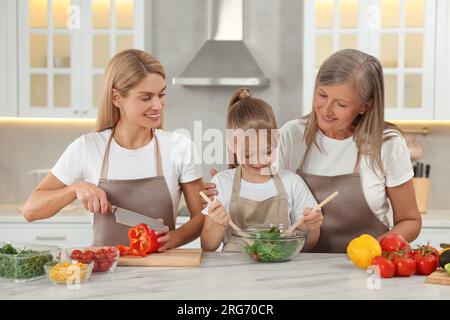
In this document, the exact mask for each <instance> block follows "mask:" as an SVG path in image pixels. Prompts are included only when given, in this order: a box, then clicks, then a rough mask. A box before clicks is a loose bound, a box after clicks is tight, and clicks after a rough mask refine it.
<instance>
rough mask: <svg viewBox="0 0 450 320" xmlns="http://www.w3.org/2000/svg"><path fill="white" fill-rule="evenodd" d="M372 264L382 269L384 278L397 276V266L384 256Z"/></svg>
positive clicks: (374, 259) (375, 259) (381, 272)
mask: <svg viewBox="0 0 450 320" xmlns="http://www.w3.org/2000/svg"><path fill="white" fill-rule="evenodd" d="M372 264H373V265H375V266H378V267H379V268H380V275H381V277H382V278H392V277H393V276H394V274H395V264H394V263H393V262H392V261H391V260H389V259H386V258H384V257H382V256H377V257H375V258H373V260H372Z"/></svg>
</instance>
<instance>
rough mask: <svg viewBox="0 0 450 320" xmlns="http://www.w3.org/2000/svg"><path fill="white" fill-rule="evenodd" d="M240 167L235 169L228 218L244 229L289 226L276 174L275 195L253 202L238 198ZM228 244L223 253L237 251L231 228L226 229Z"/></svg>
mask: <svg viewBox="0 0 450 320" xmlns="http://www.w3.org/2000/svg"><path fill="white" fill-rule="evenodd" d="M241 179H242V166H241V165H239V166H238V167H236V172H235V174H234V179H233V189H232V191H231V200H230V216H231V219H232V220H233V222H234V223H235V224H237V225H238V226H239V227H241V228H246V227H248V226H250V225H255V224H267V223H271V224H276V225H279V224H282V225H284V226H288V225H289V219H288V215H289V213H288V201H287V194H286V191H285V190H284V186H283V183H282V181H281V179H280V176H279V175H278V174H274V175H273V181H274V183H275V188H276V189H277V193H278V194H277V195H276V196H273V197H270V198H268V199H266V200H263V201H253V200H250V199H246V198H242V197H240V196H239V195H240V193H241ZM227 238H228V242H227V243H226V244H225V246H224V248H223V250H224V251H239V248H238V247H237V243H236V239H234V238H233V236H232V233H231V228H228V229H227Z"/></svg>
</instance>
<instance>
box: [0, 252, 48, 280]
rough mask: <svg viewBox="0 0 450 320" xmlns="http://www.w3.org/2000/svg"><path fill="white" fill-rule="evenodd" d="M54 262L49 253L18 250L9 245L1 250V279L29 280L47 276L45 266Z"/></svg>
mask: <svg viewBox="0 0 450 320" xmlns="http://www.w3.org/2000/svg"><path fill="white" fill-rule="evenodd" d="M52 260H53V256H52V255H51V254H49V253H48V252H47V251H44V252H39V251H33V250H26V249H23V250H17V249H15V248H14V247H13V246H12V245H11V244H9V243H7V244H5V245H4V246H2V247H1V248H0V277H4V278H8V279H14V280H18V279H28V278H34V277H39V276H42V275H44V274H45V270H44V265H45V264H46V263H47V262H50V261H52Z"/></svg>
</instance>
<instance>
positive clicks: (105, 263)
mask: <svg viewBox="0 0 450 320" xmlns="http://www.w3.org/2000/svg"><path fill="white" fill-rule="evenodd" d="M110 267H111V262H109V261H102V262H99V263H98V271H99V272H106V271H108V270H109V268H110Z"/></svg>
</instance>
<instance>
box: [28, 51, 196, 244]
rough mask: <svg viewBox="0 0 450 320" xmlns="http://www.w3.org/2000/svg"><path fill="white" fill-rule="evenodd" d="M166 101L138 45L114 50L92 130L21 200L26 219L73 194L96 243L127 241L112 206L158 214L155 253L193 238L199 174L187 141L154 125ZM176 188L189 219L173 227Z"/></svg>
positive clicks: (159, 76)
mask: <svg viewBox="0 0 450 320" xmlns="http://www.w3.org/2000/svg"><path fill="white" fill-rule="evenodd" d="M165 104H166V84H165V72H164V68H163V66H162V65H161V63H160V62H159V61H158V60H156V59H155V58H154V57H153V56H151V55H150V54H148V53H146V52H144V51H141V50H134V49H130V50H125V51H122V52H120V53H118V54H116V55H115V56H114V57H113V58H112V59H111V61H110V62H109V64H108V67H107V69H106V72H105V78H104V83H103V94H102V102H101V105H100V107H99V113H98V118H97V130H96V132H94V133H89V134H86V135H83V136H81V137H79V138H78V139H76V140H75V141H74V142H72V144H70V146H69V147H68V148H67V149H66V151H65V152H64V153H63V155H62V156H61V157H60V159H59V160H58V161H57V162H56V164H55V166H54V167H53V168H52V170H51V173H49V174H48V176H46V177H45V178H44V179H43V181H42V182H41V183H40V184H39V185H38V186H37V187H36V189H35V190H34V191H33V193H32V194H31V196H30V197H29V199H28V200H27V202H26V204H25V206H24V209H23V213H24V216H25V218H26V219H27V220H28V221H34V220H39V219H47V218H50V217H52V216H53V215H55V214H56V213H58V212H59V211H60V210H61V209H62V208H64V207H65V206H66V205H68V204H69V203H71V202H72V201H74V200H75V199H77V198H78V199H79V200H80V201H81V203H82V204H83V205H84V207H85V209H86V210H89V211H90V212H92V213H93V214H94V215H93V230H94V234H93V238H94V245H96V246H104V245H117V244H127V243H129V239H128V230H129V227H128V226H125V225H122V224H118V223H116V220H115V217H114V214H112V213H111V207H112V206H116V207H122V208H125V209H128V210H132V211H135V212H138V213H140V214H143V215H146V216H150V217H153V218H160V219H162V220H163V222H164V224H165V225H166V226H167V230H164V231H162V232H161V237H159V238H158V241H159V242H160V243H161V248H160V251H162V250H165V249H168V248H173V247H177V246H180V245H183V244H185V243H188V242H190V241H192V240H193V239H195V238H197V237H198V236H199V234H200V232H201V229H202V225H203V220H204V217H203V215H202V214H200V211H201V201H200V200H199V198H198V192H199V191H201V190H202V189H203V182H202V172H201V168H200V166H199V165H197V164H195V163H194V161H193V158H192V159H191V158H189V155H192V154H193V152H192V151H193V143H192V142H191V141H190V140H189V139H187V138H186V137H184V136H182V135H179V134H175V133H172V132H168V131H164V130H161V129H160V128H161V126H162V116H163V110H164V108H165ZM177 159H183V161H176V160H177ZM181 192H183V194H184V197H185V199H186V203H187V206H188V208H189V211H190V212H191V219H190V221H189V222H187V223H186V224H185V225H183V226H182V227H181V228H178V229H175V220H176V216H177V211H176V209H177V208H178V203H179V201H180V196H181Z"/></svg>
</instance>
